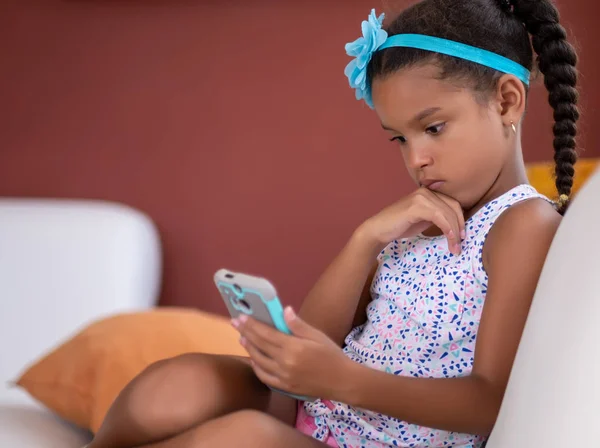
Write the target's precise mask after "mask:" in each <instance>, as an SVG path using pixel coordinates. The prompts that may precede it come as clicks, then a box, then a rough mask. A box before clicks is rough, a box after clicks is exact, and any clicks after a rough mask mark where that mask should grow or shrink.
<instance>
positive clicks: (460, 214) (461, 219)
mask: <svg viewBox="0 0 600 448" xmlns="http://www.w3.org/2000/svg"><path fill="white" fill-rule="evenodd" d="M436 195H437V196H438V197H439V198H440V199H441V200H442V201H444V202H445V203H446V205H448V206H449V207H450V208H451V209H452V210H454V212H455V213H456V217H457V218H458V227H459V229H460V238H461V239H463V240H464V239H465V237H466V228H465V227H466V226H465V212H464V211H463V209H462V207H461V205H460V203H459V202H458V201H457V200H456V199H454V198H451V197H449V196H446V195H445V194H442V193H436Z"/></svg>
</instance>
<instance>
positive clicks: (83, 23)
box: [0, 0, 600, 313]
mask: <svg viewBox="0 0 600 448" xmlns="http://www.w3.org/2000/svg"><path fill="white" fill-rule="evenodd" d="M387 3H388V2H385V4H387ZM401 3H402V2H398V4H401ZM562 3H563V5H562V11H563V14H564V17H565V20H566V21H567V23H568V24H569V25H570V26H571V27H572V28H573V29H574V30H575V31H576V34H577V37H578V41H579V45H580V47H582V49H581V56H582V64H581V69H582V71H583V73H584V75H585V76H584V78H583V82H582V87H583V105H584V107H585V109H586V112H587V119H586V121H587V122H588V123H593V121H592V118H591V116H592V115H593V113H594V112H595V109H596V107H597V106H598V105H599V104H600V98H599V94H600V88H599V87H598V83H597V81H596V80H597V79H599V78H600V76H599V75H600V73H599V69H600V65H599V61H598V59H597V57H596V53H595V51H596V50H593V49H592V46H593V45H595V44H596V43H597V42H598V41H599V40H600V28H599V27H598V26H597V23H596V19H595V18H596V17H597V16H598V12H599V9H600V8H599V6H598V3H597V2H589V3H588V2H585V1H584V0H569V2H567V1H563V2H562ZM372 6H376V7H377V8H378V9H381V2H380V1H379V0H377V1H373V2H368V1H337V2H330V1H329V2H324V1H316V0H310V1H308V0H302V1H294V2H292V1H285V2H283V1H275V0H271V1H268V0H262V1H259V0H255V1H235V2H234V1H219V2H217V1H198V2H193V1H184V0H179V1H166V0H165V1H133V0H132V1H109V0H107V1H41V0H37V1H34V0H21V1H19V0H14V1H10V0H6V1H4V2H2V5H1V6H0V54H1V55H2V58H1V59H0V114H1V115H0V142H1V146H0V195H4V196H6V195H11V196H12V195H16V196H66V197H79V198H101V199H108V200H114V201H120V202H124V203H127V204H130V205H132V206H135V207H138V208H140V209H141V210H143V211H145V212H147V213H148V214H149V215H150V216H152V217H153V218H154V219H155V221H156V222H157V224H158V226H159V228H160V231H161V232H162V237H163V240H164V247H165V279H164V280H165V281H164V292H163V299H162V303H163V304H179V305H189V306H196V307H200V308H203V309H208V310H213V311H217V312H221V313H223V312H224V307H223V306H222V305H221V302H220V301H219V299H218V296H217V294H216V293H215V290H214V287H213V284H212V274H213V272H214V271H215V270H216V269H218V268H220V267H228V268H231V269H234V270H242V271H249V272H252V273H256V274H261V275H265V276H268V277H269V278H271V279H272V280H273V281H274V282H275V283H276V284H277V285H278V286H279V288H280V290H281V294H282V296H283V298H284V300H285V301H286V302H288V303H293V304H298V303H299V302H300V301H301V299H302V297H303V295H304V294H305V293H306V291H307V289H308V288H309V287H310V285H311V284H312V283H313V281H314V280H315V278H316V277H317V276H318V274H319V273H320V271H322V269H323V268H324V267H325V266H326V264H327V263H328V261H329V260H330V259H331V258H332V257H333V256H334V254H335V253H336V252H337V251H338V249H339V248H340V246H341V245H342V244H343V243H344V241H345V240H346V238H347V237H348V235H349V233H350V232H351V231H352V229H353V228H354V227H355V226H356V225H357V224H358V223H359V222H360V221H361V220H362V219H364V218H365V217H367V216H369V214H371V213H374V212H375V211H377V210H378V209H379V208H381V207H383V206H384V205H386V204H387V203H389V202H391V201H393V200H394V199H395V198H397V197H398V196H399V195H401V194H403V193H405V192H406V191H408V189H409V188H410V184H409V182H408V180H407V178H406V175H405V173H404V170H403V168H402V161H401V159H400V155H399V154H398V153H397V152H396V151H395V150H394V147H393V146H392V145H390V144H389V143H388V142H387V140H386V138H385V136H384V135H383V133H382V131H381V129H380V128H379V125H378V123H377V120H376V118H375V116H374V114H373V113H371V112H369V111H368V109H366V108H364V107H361V106H360V104H359V103H357V102H356V101H355V100H354V98H353V92H352V91H351V90H350V89H349V88H348V87H347V83H346V79H345V77H344V75H343V68H344V66H345V64H346V63H347V62H348V59H347V57H346V56H345V54H344V51H343V46H344V43H346V42H347V41H349V40H353V39H355V38H356V37H358V33H359V32H360V21H361V20H362V19H364V18H365V17H366V16H367V14H368V12H369V10H370V8H371V7H372ZM545 98H546V95H545V92H544V90H543V87H537V88H535V89H534V94H533V97H532V100H531V107H530V112H529V117H528V123H527V126H526V131H525V148H526V158H527V160H543V159H548V158H550V157H551V155H552V153H551V149H550V148H551V138H550V131H549V128H550V124H551V121H550V120H551V113H550V110H549V108H548V106H546V104H545V101H546V99H545ZM586 121H584V124H585V122H586ZM583 130H584V133H585V135H584V137H583V138H582V140H581V142H582V146H584V147H586V148H587V151H588V152H587V154H588V155H599V154H600V151H599V150H598V134H597V133H593V132H589V133H587V132H585V131H586V127H585V126H583Z"/></svg>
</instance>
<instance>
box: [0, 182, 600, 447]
mask: <svg viewBox="0 0 600 448" xmlns="http://www.w3.org/2000/svg"><path fill="white" fill-rule="evenodd" d="M599 222H600V172H596V173H595V174H594V175H593V176H592V177H591V178H590V179H589V180H588V182H587V183H586V185H585V186H584V187H583V189H582V190H581V191H580V192H579V193H578V196H577V198H576V199H575V201H574V204H573V205H572V207H571V209H570V210H569V213H568V214H567V216H566V217H565V219H564V220H563V222H562V224H561V226H560V228H559V230H558V233H557V235H556V237H555V239H554V241H553V243H552V247H551V248H550V252H549V254H548V258H547V260H546V263H545V265H544V269H543V271H542V275H541V277H540V281H539V284H538V288H537V290H536V294H535V297H534V301H533V305H532V308H531V312H530V314H529V318H528V321H527V324H526V327H525V332H524V334H523V338H522V340H521V344H520V346H519V351H518V354H517V358H516V361H515V365H514V367H513V370H512V374H511V378H510V382H509V385H508V389H507V392H506V395H505V398H504V401H503V404H502V409H501V411H500V415H499V417H498V421H497V423H496V426H495V428H494V430H493V432H492V435H491V437H490V440H489V442H488V445H487V448H534V447H535V448H537V447H544V448H565V447H597V446H600V425H598V422H599V421H600V381H598V379H599V378H600V344H599V343H598V342H599V341H600V337H599V336H598V333H597V328H598V320H599V318H600V283H599V282H598V277H597V276H598V272H599V271H600V263H599V262H598V254H600V238H598V236H597V233H596V231H597V227H598V223H599ZM160 260H161V257H160V244H159V239H158V234H157V231H156V229H155V228H154V226H153V225H152V222H151V221H150V220H149V219H148V218H146V217H145V216H144V215H141V214H139V213H138V212H136V211H134V210H131V209H129V208H126V207H122V206H118V205H114V204H105V203H94V202H70V201H19V200H14V201H10V200H0V380H1V381H7V380H11V379H14V378H15V377H16V376H17V375H18V373H19V371H20V370H21V369H22V368H23V366H24V365H26V364H27V363H28V362H30V361H31V360H32V359H35V358H36V357H37V356H39V355H40V354H42V353H43V352H44V351H45V350H47V349H48V348H50V347H52V346H53V345H55V344H56V343H57V342H59V341H60V340H61V339H63V338H65V337H67V336H68V335H69V334H70V333H72V332H73V331H75V330H76V329H77V328H78V327H80V326H82V325H84V324H85V323H86V322H88V321H90V320H91V319H96V318H98V317H100V316H103V315H107V314H110V313H114V312H116V311H120V310H128V309H139V308H147V307H150V306H152V305H153V304H154V303H155V301H156V299H157V295H158V289H159V285H160V272H161V266H160V264H161V262H160ZM89 438H90V434H88V433H86V432H84V431H81V430H77V429H76V428H73V427H72V426H69V425H67V424H66V423H65V422H62V421H60V420H59V419H58V418H56V417H54V416H52V414H50V413H49V412H47V411H46V410H44V409H43V408H42V407H41V406H39V405H37V404H36V403H34V402H32V400H30V399H29V398H28V397H27V396H26V395H25V394H24V393H22V392H20V391H19V390H13V389H10V388H6V387H3V386H0V447H1V448H4V447H7V448H8V447H11V448H12V447H18V448H79V447H81V446H83V444H84V443H86V442H87V441H88V440H89Z"/></svg>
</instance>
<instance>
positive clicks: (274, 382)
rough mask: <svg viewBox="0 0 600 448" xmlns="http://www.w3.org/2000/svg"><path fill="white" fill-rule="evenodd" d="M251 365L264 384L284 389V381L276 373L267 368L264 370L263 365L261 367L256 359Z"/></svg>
mask: <svg viewBox="0 0 600 448" xmlns="http://www.w3.org/2000/svg"><path fill="white" fill-rule="evenodd" d="M250 365H251V366H252V370H254V374H255V375H256V376H257V377H258V379H259V380H260V381H261V382H262V383H263V384H266V385H267V386H271V387H273V388H274V389H279V390H283V389H284V385H283V383H282V382H281V380H280V379H279V378H277V377H276V376H275V375H273V374H271V373H269V372H267V371H266V370H264V369H263V368H262V367H260V366H259V365H258V364H257V363H255V362H254V361H251V362H250Z"/></svg>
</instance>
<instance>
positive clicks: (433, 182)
mask: <svg viewBox="0 0 600 448" xmlns="http://www.w3.org/2000/svg"><path fill="white" fill-rule="evenodd" d="M419 183H420V184H421V186H423V187H425V188H428V189H430V190H439V189H440V188H441V186H442V185H444V181H443V180H439V179H422V180H421V181H420V182H419Z"/></svg>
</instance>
